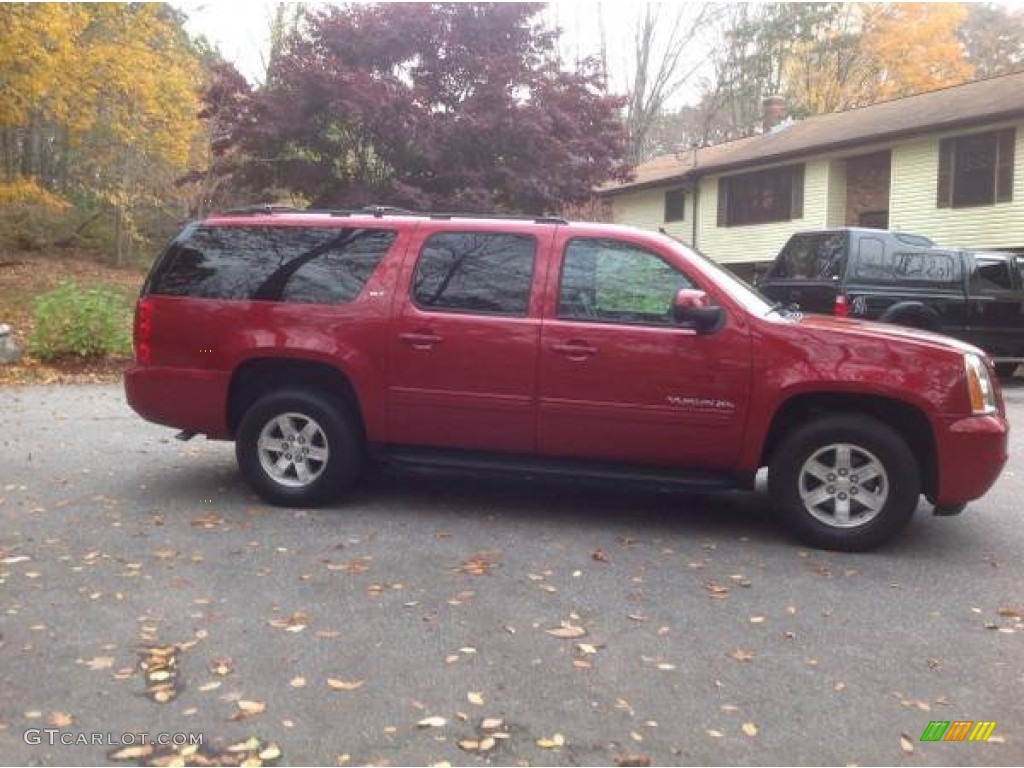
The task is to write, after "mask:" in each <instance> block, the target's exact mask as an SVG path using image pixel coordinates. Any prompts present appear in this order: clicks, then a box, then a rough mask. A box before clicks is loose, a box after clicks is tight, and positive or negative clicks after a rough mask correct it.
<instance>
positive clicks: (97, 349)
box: [28, 282, 132, 362]
mask: <svg viewBox="0 0 1024 768" xmlns="http://www.w3.org/2000/svg"><path fill="white" fill-rule="evenodd" d="M32 312H33V318H34V321H35V327H34V328H33V329H32V333H31V335H30V336H29V340H28V348H29V352H30V353H31V354H32V355H33V356H35V357H37V358H39V359H40V360H45V361H48V362H49V361H52V360H59V359H61V358H75V357H77V358H82V359H98V358H104V357H126V356H127V355H128V354H129V353H130V352H131V327H132V307H131V303H130V302H129V300H128V299H127V298H126V297H125V296H124V294H122V293H119V292H118V291H116V290H114V289H113V288H110V287H108V286H102V285H101V286H97V287H94V288H80V287H79V286H77V285H75V284H74V283H70V282H62V283H61V284H60V285H59V286H58V287H57V288H54V289H53V290H52V291H50V292H48V293H44V294H42V295H41V296H38V297H36V299H35V301H34V302H33V307H32Z"/></svg>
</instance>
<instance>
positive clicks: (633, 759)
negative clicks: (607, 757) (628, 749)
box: [615, 754, 651, 768]
mask: <svg viewBox="0 0 1024 768" xmlns="http://www.w3.org/2000/svg"><path fill="white" fill-rule="evenodd" d="M615 764H616V765H618V766H622V768H626V767H627V766H631V767H632V768H646V767H647V766H649V765H650V764H651V757H650V755H634V754H629V755H623V756H622V757H619V758H616V760H615Z"/></svg>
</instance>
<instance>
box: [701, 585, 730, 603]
mask: <svg viewBox="0 0 1024 768" xmlns="http://www.w3.org/2000/svg"><path fill="white" fill-rule="evenodd" d="M704 588H705V589H707V591H708V595H709V596H710V597H713V598H716V599H718V600H721V599H723V598H726V597H728V596H729V588H728V587H725V586H722V585H721V584H716V583H715V582H713V581H709V582H708V583H707V584H705V585H704Z"/></svg>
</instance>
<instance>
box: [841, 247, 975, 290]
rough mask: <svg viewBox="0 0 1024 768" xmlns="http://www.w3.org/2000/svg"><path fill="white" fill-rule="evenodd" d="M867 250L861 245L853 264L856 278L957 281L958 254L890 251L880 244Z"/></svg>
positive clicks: (927, 281) (958, 270)
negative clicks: (885, 250)
mask: <svg viewBox="0 0 1024 768" xmlns="http://www.w3.org/2000/svg"><path fill="white" fill-rule="evenodd" d="M870 240H871V241H874V242H878V243H879V245H878V247H877V248H876V247H872V248H871V249H870V251H867V250H866V249H865V248H863V247H862V248H861V249H860V252H859V256H858V258H857V264H856V266H855V267H854V270H853V275H854V277H856V278H857V279H860V280H865V281H870V282H880V283H889V282H900V283H903V282H905V283H930V284H937V285H949V284H953V283H959V282H960V279H961V278H960V257H959V256H958V255H957V254H956V253H950V252H948V251H938V250H919V251H895V252H892V251H890V252H889V253H885V252H884V249H883V248H882V246H881V241H875V239H874V238H870Z"/></svg>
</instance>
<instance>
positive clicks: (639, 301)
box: [558, 238, 693, 325]
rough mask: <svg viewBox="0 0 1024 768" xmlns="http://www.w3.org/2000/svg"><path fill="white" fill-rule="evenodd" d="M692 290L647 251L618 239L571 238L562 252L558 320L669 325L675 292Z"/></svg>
mask: <svg viewBox="0 0 1024 768" xmlns="http://www.w3.org/2000/svg"><path fill="white" fill-rule="evenodd" d="M692 287H693V283H692V282H690V281H689V280H688V279H687V278H686V277H685V276H684V275H682V274H681V273H679V272H677V271H676V270H675V268H673V267H672V266H671V265H669V264H667V263H665V262H664V261H662V260H661V259H660V258H659V257H658V256H656V255H655V254H653V253H651V252H650V251H645V250H644V249H642V248H638V247H637V246H634V245H630V244H628V243H622V242H619V241H616V240H604V239H601V240H590V239H581V238H580V239H574V240H571V241H570V242H569V245H568V247H567V248H566V249H565V260H564V262H563V265H562V280H561V284H560V285H559V288H558V316H559V317H560V318H565V319H570V320H597V321H603V322H613V323H644V324H654V325H671V324H672V322H673V320H672V301H673V299H674V298H675V295H676V293H677V292H678V291H679V290H680V289H681V288H692Z"/></svg>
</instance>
